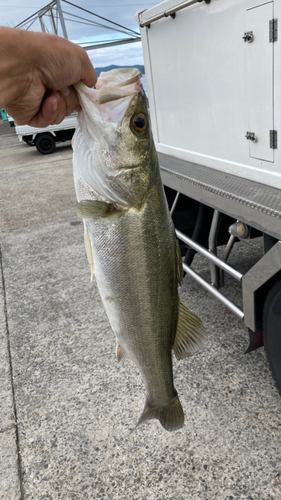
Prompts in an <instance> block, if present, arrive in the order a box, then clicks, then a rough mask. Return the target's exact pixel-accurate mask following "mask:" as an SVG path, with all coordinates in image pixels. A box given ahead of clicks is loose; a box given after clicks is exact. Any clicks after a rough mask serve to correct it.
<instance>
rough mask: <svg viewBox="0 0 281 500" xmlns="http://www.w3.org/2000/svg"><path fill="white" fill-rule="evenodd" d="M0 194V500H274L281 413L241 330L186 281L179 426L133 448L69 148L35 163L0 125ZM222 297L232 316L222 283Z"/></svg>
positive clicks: (241, 250)
mask: <svg viewBox="0 0 281 500" xmlns="http://www.w3.org/2000/svg"><path fill="white" fill-rule="evenodd" d="M0 190H1V197H0V214H1V219H0V229H1V236H0V245H1V255H2V260H1V262H2V273H3V275H2V277H3V279H2V285H1V286H0V301H1V306H0V315H1V316H0V499H1V500H18V499H21V500H26V499H29V500H47V499H48V500H59V499H63V500H71V499H79V500H84V499H85V500H87V499H95V500H96V499H102V500H121V499H122V500H133V499H134V500H193V499H194V500H197V499H198V500H214V499H218V500H231V499H232V500H233V499H245V500H246V499H247V500H271V499H276V500H277V499H280V498H281V476H279V474H280V475H281V418H280V409H281V399H280V396H279V394H278V393H277V390H276V389H275V387H274V384H273V382H272V379H271V375H270V372H269V369H268V365H267V361H266V358H265V354H264V350H263V349H260V350H258V351H255V352H254V353H252V354H251V355H247V356H245V355H244V354H243V353H244V351H245V350H246V347H247V343H248V342H247V332H246V329H245V327H244V326H243V324H241V322H239V321H238V320H237V319H236V318H235V317H234V316H233V315H232V314H231V313H229V312H228V311H227V310H226V309H225V308H224V307H223V306H221V305H220V304H219V303H217V302H216V301H215V299H212V298H211V297H209V296H208V295H207V294H206V293H205V292H204V291H203V290H202V289H201V288H199V286H198V285H197V284H195V283H192V282H191V281H190V280H189V279H187V278H185V281H184V285H183V287H182V289H181V296H182V298H183V300H184V301H185V303H186V304H187V305H189V307H190V308H191V309H192V310H193V311H194V312H196V313H197V314H199V315H200V316H201V318H202V319H203V321H204V323H205V325H206V327H207V329H208V331H209V333H210V336H209V339H208V341H207V343H206V346H205V348H204V350H203V351H202V352H200V353H199V354H197V355H196V356H195V357H193V358H192V359H189V360H184V361H181V362H180V363H177V362H175V366H174V372H175V385H176V387H177V390H178V392H179V395H180V399H181V401H182V405H183V407H184V411H185V416H186V425H185V427H184V429H182V430H180V431H177V432H175V433H171V434H170V433H166V432H165V431H164V430H163V429H162V428H161V426H160V425H159V424H158V423H157V422H155V421H153V422H149V423H147V424H145V425H143V426H141V427H140V428H138V429H137V430H136V432H135V433H133V434H131V433H130V431H131V430H132V429H133V427H134V425H135V423H136V421H137V420H138V417H139V415H140V413H141V411H142V408H143V403H144V388H143V384H142V381H141V379H140V376H139V375H138V373H137V372H136V370H135V369H134V367H133V366H132V365H131V364H130V363H129V362H128V361H124V362H122V363H120V364H117V362H116V360H115V340H114V337H113V335H112V334H111V332H110V327H109V323H108V320H107V318H106V316H105V313H104V310H103V307H102V304H101V300H100V298H99V295H98V293H97V289H96V286H95V283H91V282H90V271H89V269H88V263H87V260H86V256H85V252H84V243H83V230H82V225H81V223H80V221H79V220H77V217H76V213H75V195H74V188H73V181H72V167H71V149H70V147H69V145H61V146H60V147H58V148H57V150H56V151H55V153H54V154H53V155H50V156H45V157H44V156H41V155H40V154H39V153H37V151H36V149H35V148H30V147H29V146H27V145H22V144H19V143H18V142H17V139H16V138H15V135H14V131H13V129H10V128H9V126H8V125H7V124H5V123H1V122H0ZM260 255H261V242H260V241H255V242H252V243H251V244H249V245H247V244H244V245H240V246H236V248H235V249H234V252H233V254H232V256H231V259H230V261H231V262H232V263H233V265H235V266H236V267H237V268H239V269H241V270H242V271H244V270H246V269H247V268H248V267H249V266H250V265H252V264H253V263H254V262H255V261H256V260H258V258H259V256H260ZM195 265H196V268H197V270H198V271H200V273H201V274H202V275H203V276H205V277H208V266H207V264H206V263H205V261H204V260H202V259H201V258H199V257H198V256H197V257H196V262H195ZM225 293H226V294H228V295H231V296H232V297H233V299H234V300H235V301H236V302H237V303H238V304H239V303H241V299H240V285H239V284H237V283H236V282H233V280H232V279H231V278H228V279H226V287H225Z"/></svg>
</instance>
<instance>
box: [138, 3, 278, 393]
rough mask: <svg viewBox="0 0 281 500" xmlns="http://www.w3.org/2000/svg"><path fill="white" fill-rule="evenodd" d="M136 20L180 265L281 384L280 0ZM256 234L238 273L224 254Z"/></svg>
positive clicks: (178, 6) (163, 6)
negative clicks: (225, 288)
mask: <svg viewBox="0 0 281 500" xmlns="http://www.w3.org/2000/svg"><path fill="white" fill-rule="evenodd" d="M137 20H138V22H139V25H140V30H141V37H142V45H143V53H144V62H145V74H146V79H147V90H148V96H149V104H150V113H151V121H152V129H153V135H154V139H155V143H156V148H157V152H158V157H159V162H160V167H161V173H162V179H163V183H164V186H165V190H166V194H167V198H168V202H169V204H170V207H171V213H172V214H173V218H174V223H175V227H176V233H177V236H178V238H179V240H180V242H181V243H184V244H185V245H186V254H185V257H184V270H185V272H186V273H187V274H189V275H190V276H191V277H192V278H194V279H195V280H196V281H197V282H198V283H200V284H201V285H202V286H203V287H204V288H205V289H207V290H208V291H209V292H210V293H211V294H213V295H214V296H215V297H217V299H219V300H220V301H222V303H223V304H224V305H225V306H227V307H228V308H229V309H230V310H231V311H232V312H233V313H234V314H236V315H237V316H238V317H239V318H240V319H241V320H243V321H244V323H245V325H246V326H247V327H248V329H249V333H250V345H249V348H248V352H249V351H250V350H253V349H255V348H257V347H260V346H261V345H263V344H264V346H265V349H266V353H267V357H268V360H269V363H270V366H271V369H272V372H273V376H274V378H275V381H276V384H277V387H278V388H279V391H281V241H280V240H281V141H280V137H281V36H280V33H279V30H278V20H279V21H280V20H281V0H272V1H265V0H263V1H262V0H187V1H182V2H180V1H179V0H166V1H164V2H162V3H160V4H158V5H156V6H154V7H153V8H151V9H149V10H145V11H141V12H138V13H137ZM187 210H188V213H189V217H188V218H187V217H183V213H184V212H186V213H187ZM256 236H262V237H263V242H264V245H263V248H264V251H263V256H262V258H261V259H260V260H259V261H258V262H257V263H256V264H255V265H253V267H252V268H251V269H249V270H248V271H247V272H246V273H245V274H242V273H241V272H239V271H237V270H236V269H234V268H233V267H232V266H231V265H229V264H228V262H227V259H228V256H229V254H230V252H231V249H232V247H233V244H234V242H237V241H239V240H242V239H245V238H253V237H256ZM220 244H225V245H226V246H225V248H224V251H223V255H222V257H220V258H219V257H218V255H217V246H218V245H220ZM195 252H199V253H200V254H202V255H204V256H205V257H206V258H207V259H208V260H209V265H210V275H211V279H210V283H209V282H207V281H205V280H204V279H202V277H201V276H200V275H199V274H198V273H196V272H195V271H194V269H192V267H191V264H192V259H193V256H194V253H195ZM222 272H226V273H229V275H231V276H232V277H233V278H234V279H236V280H238V281H239V282H241V289H242V297H243V308H240V307H237V305H236V304H234V303H233V302H232V301H231V300H230V299H229V298H228V297H226V295H224V294H223V293H222V291H221V290H220V288H221V287H222V279H221V278H222Z"/></svg>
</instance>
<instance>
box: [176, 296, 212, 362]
mask: <svg viewBox="0 0 281 500" xmlns="http://www.w3.org/2000/svg"><path fill="white" fill-rule="evenodd" d="M206 336H207V333H206V330H205V328H204V326H203V323H202V321H201V319H199V318H198V316H196V314H194V313H193V312H191V311H190V310H189V309H188V307H186V306H185V305H184V304H183V303H182V302H180V301H179V309H178V324H177V332H176V338H175V341H174V345H173V350H174V353H175V356H176V358H177V359H183V358H187V357H189V356H192V355H193V354H194V353H195V352H196V351H197V350H198V348H200V347H201V346H202V344H203V340H204V339H205V337H206Z"/></svg>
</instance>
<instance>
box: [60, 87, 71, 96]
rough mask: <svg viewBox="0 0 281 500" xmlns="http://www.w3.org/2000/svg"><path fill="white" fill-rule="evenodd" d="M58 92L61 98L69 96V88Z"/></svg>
mask: <svg viewBox="0 0 281 500" xmlns="http://www.w3.org/2000/svg"><path fill="white" fill-rule="evenodd" d="M60 92H61V94H62V95H63V97H67V96H68V95H69V94H70V88H69V87H65V88H64V89H61V91H60Z"/></svg>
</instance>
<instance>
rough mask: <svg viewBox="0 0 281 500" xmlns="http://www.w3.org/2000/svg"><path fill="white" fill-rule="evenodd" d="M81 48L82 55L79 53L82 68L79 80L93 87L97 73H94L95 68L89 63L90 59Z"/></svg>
mask: <svg viewBox="0 0 281 500" xmlns="http://www.w3.org/2000/svg"><path fill="white" fill-rule="evenodd" d="M82 50H83V53H84V54H83V55H82V53H81V57H82V70H81V80H82V82H83V83H85V85H87V87H94V85H95V84H96V82H97V79H98V75H97V73H96V70H95V68H94V66H93V65H92V63H91V60H90V58H89V56H88V54H87V52H86V51H85V50H84V49H82Z"/></svg>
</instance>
